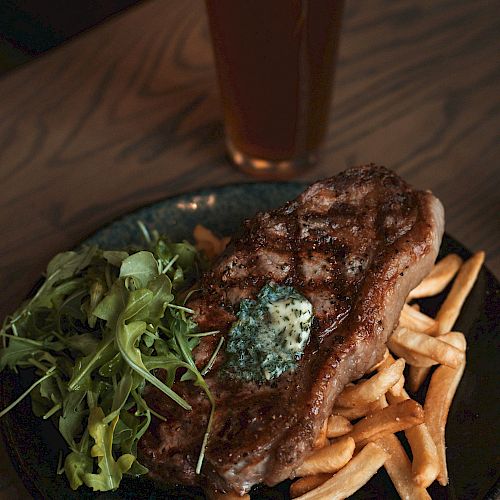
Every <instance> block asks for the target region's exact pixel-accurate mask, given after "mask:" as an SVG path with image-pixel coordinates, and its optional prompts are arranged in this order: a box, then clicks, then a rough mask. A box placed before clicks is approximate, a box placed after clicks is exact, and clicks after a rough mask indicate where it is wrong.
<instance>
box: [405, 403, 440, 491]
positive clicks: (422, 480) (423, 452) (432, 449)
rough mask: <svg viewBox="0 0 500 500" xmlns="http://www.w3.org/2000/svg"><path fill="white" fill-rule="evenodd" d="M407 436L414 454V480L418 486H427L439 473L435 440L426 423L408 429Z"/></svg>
mask: <svg viewBox="0 0 500 500" xmlns="http://www.w3.org/2000/svg"><path fill="white" fill-rule="evenodd" d="M424 413H425V410H424ZM405 436H406V439H408V443H409V444H410V448H411V453H412V455H413V462H412V466H411V470H412V474H413V480H414V481H415V484H417V485H418V486H420V487H422V488H427V487H429V486H430V485H431V484H432V483H433V482H434V481H435V479H436V477H437V475H438V474H439V459H438V453H437V448H436V445H435V443H434V440H433V439H432V436H431V434H430V432H429V429H428V428H427V425H426V424H425V423H423V424H420V425H416V426H415V427H412V428H410V429H406V431H405Z"/></svg>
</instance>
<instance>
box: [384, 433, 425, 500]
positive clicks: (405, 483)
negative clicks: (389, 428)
mask: <svg viewBox="0 0 500 500" xmlns="http://www.w3.org/2000/svg"><path fill="white" fill-rule="evenodd" d="M376 444H377V445H378V446H380V447H381V448H382V449H383V450H385V451H386V452H387V453H388V454H389V458H388V459H387V460H386V461H385V463H384V467H385V470H386V471H387V474H389V477H390V478H391V481H392V483H393V484H394V487H395V488H396V490H397V492H398V493H399V496H400V497H401V498H404V499H408V500H421V499H422V500H423V499H430V498H431V497H430V496H429V494H428V493H427V490H426V489H425V488H423V487H422V486H417V485H415V483H414V482H413V475H412V467H411V464H410V460H409V458H408V456H407V455H406V452H405V450H404V449H403V447H402V446H401V443H400V442H399V440H398V438H397V437H396V436H395V435H394V434H388V435H387V436H384V437H383V438H381V439H379V440H377V441H376Z"/></svg>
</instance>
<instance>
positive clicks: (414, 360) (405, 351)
mask: <svg viewBox="0 0 500 500" xmlns="http://www.w3.org/2000/svg"><path fill="white" fill-rule="evenodd" d="M387 346H388V347H389V349H390V350H391V352H392V353H393V354H395V355H396V356H399V357H400V358H404V359H405V360H406V362H407V363H408V365H409V366H410V370H411V368H413V367H416V366H418V367H426V368H427V367H431V366H434V365H437V364H438V362H437V361H436V360H434V359H431V358H428V357H427V356H422V355H421V354H418V353H416V352H415V351H413V350H412V349H410V348H408V347H407V346H405V345H403V344H400V343H398V342H394V341H391V339H389V340H388V341H387Z"/></svg>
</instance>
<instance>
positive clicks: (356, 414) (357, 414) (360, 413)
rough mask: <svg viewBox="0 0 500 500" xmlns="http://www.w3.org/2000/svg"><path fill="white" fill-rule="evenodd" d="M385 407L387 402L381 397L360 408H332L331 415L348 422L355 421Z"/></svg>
mask: <svg viewBox="0 0 500 500" xmlns="http://www.w3.org/2000/svg"><path fill="white" fill-rule="evenodd" d="M386 406H387V401H386V400H385V397H381V398H380V399H378V400H377V401H374V402H373V403H370V404H367V405H362V406H353V407H352V408H343V407H342V406H334V407H333V409H332V415H340V416H341V417H345V418H347V419H348V420H356V419H357V418H361V417H365V416H366V415H368V414H369V413H373V412H374V411H377V410H380V409H381V408H385V407H386Z"/></svg>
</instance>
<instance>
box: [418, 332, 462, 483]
mask: <svg viewBox="0 0 500 500" xmlns="http://www.w3.org/2000/svg"><path fill="white" fill-rule="evenodd" d="M448 341H449V342H452V343H453V345H454V346H455V347H457V348H459V349H463V350H465V348H466V340H465V337H464V335H463V334H461V333H459V332H455V333H454V335H453V336H449V337H448ZM464 369H465V359H464V360H463V362H462V363H461V364H460V366H458V367H457V368H450V367H448V366H439V367H438V368H436V370H435V371H434V373H433V374H432V377H431V382H430V384H429V389H428V390H427V395H426V398H425V403H424V410H425V423H426V425H427V428H428V429H429V433H430V435H431V436H432V439H433V441H434V443H435V444H436V448H437V452H438V457H439V474H438V482H439V484H441V485H442V486H446V485H447V484H448V468H447V465H446V445H445V429H446V420H447V418H448V412H449V410H450V406H451V402H452V400H453V397H454V396H455V392H456V390H457V387H458V384H459V382H460V380H461V378H462V375H463V372H464Z"/></svg>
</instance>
